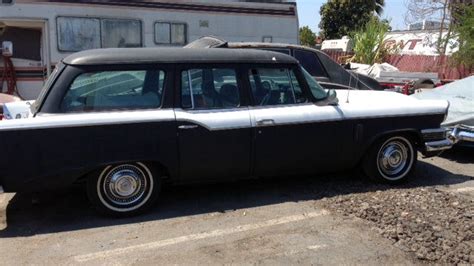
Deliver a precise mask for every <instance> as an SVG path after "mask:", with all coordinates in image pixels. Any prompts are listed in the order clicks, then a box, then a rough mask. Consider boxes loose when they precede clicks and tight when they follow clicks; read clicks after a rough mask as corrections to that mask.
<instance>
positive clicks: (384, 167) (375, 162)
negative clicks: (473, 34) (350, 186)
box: [363, 136, 417, 184]
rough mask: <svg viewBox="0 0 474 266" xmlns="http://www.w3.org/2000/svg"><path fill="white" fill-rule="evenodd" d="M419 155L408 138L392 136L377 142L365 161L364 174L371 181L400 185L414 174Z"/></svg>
mask: <svg viewBox="0 0 474 266" xmlns="http://www.w3.org/2000/svg"><path fill="white" fill-rule="evenodd" d="M416 161H417V153H416V149H415V147H414V144H413V142H412V141H411V140H410V139H409V138H408V137H406V136H391V137H387V138H384V139H381V140H380V141H377V142H376V143H375V144H374V145H373V146H372V148H371V149H370V150H369V152H368V153H367V155H366V157H365V160H364V167H363V168H364V172H365V174H366V175H367V176H368V177H370V178H371V179H374V180H377V181H382V182H385V183H393V184H395V183H399V182H402V181H405V180H406V179H407V178H408V177H410V176H411V175H412V174H413V171H414V169H415V165H416Z"/></svg>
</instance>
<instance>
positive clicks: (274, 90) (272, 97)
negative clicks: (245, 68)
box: [249, 68, 307, 105]
mask: <svg viewBox="0 0 474 266" xmlns="http://www.w3.org/2000/svg"><path fill="white" fill-rule="evenodd" d="M249 80H250V85H251V88H252V95H253V98H254V100H255V104H256V105H279V104H294V103H303V102H306V101H307V99H306V97H304V95H303V92H302V90H301V86H300V84H299V83H298V80H297V79H296V76H295V74H294V72H293V70H291V69H288V68H257V69H251V70H250V72H249Z"/></svg>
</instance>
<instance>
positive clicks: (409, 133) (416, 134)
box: [357, 128, 423, 165]
mask: <svg viewBox="0 0 474 266" xmlns="http://www.w3.org/2000/svg"><path fill="white" fill-rule="evenodd" d="M396 135H402V136H405V137H407V138H408V139H409V140H411V141H413V142H414V146H415V148H416V150H417V151H418V150H420V149H421V148H422V147H423V137H422V135H421V132H420V131H419V130H418V129H415V128H405V129H396V130H390V131H384V132H380V133H378V134H376V135H374V136H372V137H371V138H370V139H369V140H368V141H367V142H366V143H365V144H364V146H363V148H362V149H361V150H360V152H359V154H358V156H357V165H360V163H361V162H362V160H363V159H364V156H365V155H366V154H367V153H368V151H369V150H370V147H372V146H373V145H374V144H375V143H376V142H377V141H379V140H380V139H382V138H388V137H391V136H396Z"/></svg>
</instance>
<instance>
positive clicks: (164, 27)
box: [155, 22, 187, 45]
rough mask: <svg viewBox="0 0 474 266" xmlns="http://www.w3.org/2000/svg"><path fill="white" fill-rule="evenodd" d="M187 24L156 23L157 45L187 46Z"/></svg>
mask: <svg viewBox="0 0 474 266" xmlns="http://www.w3.org/2000/svg"><path fill="white" fill-rule="evenodd" d="M186 35H187V32H186V24H184V23H172V22H156V23H155V43H157V44H176V45H184V44H186V39H187V38H186Z"/></svg>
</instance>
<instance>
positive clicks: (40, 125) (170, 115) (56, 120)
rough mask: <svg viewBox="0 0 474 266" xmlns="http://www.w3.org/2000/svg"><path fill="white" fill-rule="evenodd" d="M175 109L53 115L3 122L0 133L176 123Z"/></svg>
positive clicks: (0, 125)
mask: <svg viewBox="0 0 474 266" xmlns="http://www.w3.org/2000/svg"><path fill="white" fill-rule="evenodd" d="M174 120H175V116H174V111H173V109H160V110H134V111H130V110H127V111H115V112H94V113H80V114H51V115H41V116H37V117H34V118H25V119H12V120H3V121H2V123H1V124H0V131H4V130H27V129H45V128H59V127H77V126H97V125H113V124H123V123H143V122H162V121H174Z"/></svg>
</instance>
